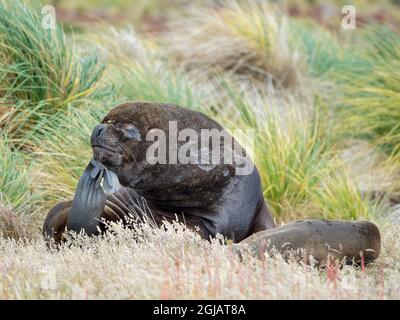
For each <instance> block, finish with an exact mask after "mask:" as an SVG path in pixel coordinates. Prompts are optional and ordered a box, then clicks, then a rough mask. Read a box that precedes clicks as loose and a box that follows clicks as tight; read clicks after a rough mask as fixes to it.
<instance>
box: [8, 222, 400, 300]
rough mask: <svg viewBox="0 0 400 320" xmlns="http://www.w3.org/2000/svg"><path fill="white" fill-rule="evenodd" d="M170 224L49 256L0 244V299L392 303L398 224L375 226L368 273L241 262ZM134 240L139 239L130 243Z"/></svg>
mask: <svg viewBox="0 0 400 320" xmlns="http://www.w3.org/2000/svg"><path fill="white" fill-rule="evenodd" d="M176 228H177V229H178V231H177V232H175V231H174V230H173V229H174V228H173V227H172V226H171V225H170V226H169V227H168V230H167V232H165V231H162V230H154V229H151V228H150V227H148V226H144V227H142V228H136V229H135V230H133V231H128V230H123V229H121V228H119V227H118V226H116V227H115V228H114V230H115V232H116V235H114V236H110V235H109V236H105V237H99V238H95V239H90V240H89V239H87V238H85V237H78V239H77V240H76V243H75V245H73V246H70V247H68V246H65V247H63V248H61V249H60V250H49V249H48V248H47V247H46V245H45V243H44V241H43V240H42V239H40V238H39V239H37V240H32V241H31V242H29V243H28V244H23V243H21V242H15V241H13V240H5V239H3V238H0V255H1V256H3V257H4V256H6V257H8V258H7V259H1V260H0V274H1V275H2V276H1V281H0V299H15V298H16V299H34V298H48V299H54V298H60V299H71V298H72V299H117V298H119V299H159V298H162V299H186V298H187V299H194V298H198V299H398V298H400V285H399V284H400V264H399V261H400V254H399V252H400V241H399V238H398V237H397V234H398V233H399V231H400V226H399V225H397V226H396V225H389V224H381V228H382V231H383V232H382V234H383V237H384V239H383V240H384V241H383V252H382V255H381V257H380V258H379V260H378V261H377V262H376V263H375V264H374V265H372V266H370V267H367V268H365V269H364V270H362V269H360V268H355V267H352V266H346V267H344V268H343V269H338V268H331V269H324V270H318V269H316V268H311V267H308V266H305V265H302V264H297V263H286V262H284V261H283V260H282V259H281V258H280V257H274V258H270V257H266V258H265V259H264V260H263V261H262V260H258V259H254V258H252V257H245V259H244V261H242V262H240V261H239V259H238V258H237V257H236V256H234V255H233V254H232V253H231V252H229V250H228V249H227V246H224V245H221V244H220V243H219V242H218V241H214V242H213V243H211V244H210V243H208V242H206V241H203V240H201V239H200V238H199V237H198V236H196V235H194V234H193V233H191V232H189V231H184V230H183V229H182V228H181V227H178V226H175V229H176ZM134 236H136V238H137V239H138V240H134Z"/></svg>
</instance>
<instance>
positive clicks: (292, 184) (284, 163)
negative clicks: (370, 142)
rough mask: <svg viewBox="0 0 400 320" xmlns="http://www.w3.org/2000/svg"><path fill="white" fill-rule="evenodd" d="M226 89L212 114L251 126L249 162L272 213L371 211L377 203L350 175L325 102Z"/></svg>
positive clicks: (282, 217)
mask: <svg viewBox="0 0 400 320" xmlns="http://www.w3.org/2000/svg"><path fill="white" fill-rule="evenodd" d="M225 90H226V96H227V97H228V99H229V100H228V102H227V103H225V104H224V107H223V108H221V109H220V110H219V113H218V115H216V118H217V119H219V120H220V122H221V123H222V124H223V125H225V126H226V127H229V128H232V129H236V128H240V129H247V130H253V132H254V151H255V152H254V157H255V159H254V160H255V163H256V166H257V168H258V171H259V173H260V177H261V181H262V184H263V188H264V196H265V198H266V199H267V202H268V203H269V205H270V207H271V209H272V212H273V215H274V217H276V218H277V219H278V220H279V221H286V222H287V221H290V220H293V219H296V218H299V217H303V218H304V217H316V218H321V217H323V218H330V219H339V220H340V219H358V218H368V217H369V218H371V217H373V216H374V215H375V213H376V212H377V211H378V208H379V207H380V206H379V204H378V203H377V202H376V201H373V200H372V199H371V198H370V197H369V195H368V194H366V193H364V194H362V193H361V192H360V191H359V189H358V186H357V183H355V180H354V179H351V178H350V177H349V173H348V170H347V168H346V167H345V166H344V164H343V162H342V161H341V159H340V157H339V154H338V149H337V146H336V142H337V141H336V137H335V134H334V133H332V131H331V127H330V125H329V122H328V120H327V116H328V115H329V114H327V111H326V110H325V108H324V106H322V105H319V102H315V105H314V106H311V107H310V106H306V105H299V104H298V102H296V101H295V100H293V99H285V100H282V99H276V98H275V99H274V97H273V96H270V95H266V96H264V95H263V94H260V93H257V94H256V93H254V92H253V93H251V94H250V95H246V94H243V93H241V91H240V90H238V89H236V88H235V87H233V86H232V85H231V84H229V83H227V85H226V87H225ZM307 110H308V111H307ZM244 142H245V141H244ZM244 146H245V148H246V144H245V143H244Z"/></svg>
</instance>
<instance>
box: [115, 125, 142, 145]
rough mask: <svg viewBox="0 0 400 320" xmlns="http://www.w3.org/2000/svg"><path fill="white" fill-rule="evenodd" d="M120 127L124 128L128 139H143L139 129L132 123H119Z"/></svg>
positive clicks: (118, 126)
mask: <svg viewBox="0 0 400 320" xmlns="http://www.w3.org/2000/svg"><path fill="white" fill-rule="evenodd" d="M117 128H118V129H122V131H123V133H124V136H125V137H127V138H128V139H135V140H139V141H140V140H141V137H140V132H139V129H138V128H137V127H136V126H134V125H133V124H130V123H123V124H117Z"/></svg>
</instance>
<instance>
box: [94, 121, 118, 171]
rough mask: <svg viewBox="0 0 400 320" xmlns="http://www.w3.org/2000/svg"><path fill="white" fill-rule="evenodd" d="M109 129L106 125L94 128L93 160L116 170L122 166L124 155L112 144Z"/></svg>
mask: <svg viewBox="0 0 400 320" xmlns="http://www.w3.org/2000/svg"><path fill="white" fill-rule="evenodd" d="M108 131H109V128H108V125H106V124H98V125H97V126H95V127H94V129H93V132H92V136H91V144H92V148H93V159H95V160H97V161H99V162H100V163H102V164H103V165H105V166H107V167H110V168H116V167H119V166H121V165H122V160H123V157H122V154H121V153H120V152H118V150H116V149H115V148H113V147H112V144H110V140H111V139H110V137H108V136H109V133H108Z"/></svg>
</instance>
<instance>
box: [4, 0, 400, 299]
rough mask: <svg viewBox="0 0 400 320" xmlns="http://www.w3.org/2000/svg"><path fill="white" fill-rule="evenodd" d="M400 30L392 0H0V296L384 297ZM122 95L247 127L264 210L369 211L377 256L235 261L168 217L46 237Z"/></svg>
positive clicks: (396, 145)
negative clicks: (352, 261)
mask: <svg viewBox="0 0 400 320" xmlns="http://www.w3.org/2000/svg"><path fill="white" fill-rule="evenodd" d="M349 4H351V5H353V6H354V7H355V9H356V14H357V15H356V19H357V20H356V21H357V22H356V23H357V24H356V29H353V30H345V29H343V28H342V25H341V21H342V18H343V14H342V13H341V8H342V6H344V5H349ZM45 5H52V6H54V8H55V13H56V22H57V24H56V26H55V28H54V29H46V28H44V27H43V19H44V16H45V14H46V12H47V11H46V9H45V11H42V10H43V7H44V6H45ZM399 32H400V2H399V1H397V0H381V1H374V2H373V3H371V2H368V1H363V0H359V1H340V0H337V1H334V0H331V1H319V0H314V1H311V0H302V1H291V0H289V1H250V0H235V1H216V0H215V1H212V0H204V1H200V0H192V1H188V0H169V1H167V0H163V1H162V0H147V1H145V0H135V1H127V0H118V1H107V0H90V1H77V0H72V1H64V0H53V1H43V2H40V1H36V0H33V1H22V0H2V1H1V2H0V256H1V257H2V258H1V260H0V298H3V299H4V298H5V299H8V298H23V299H30V298H83V299H85V298H168V299H172V298H260V299H281V298H288V299H292V298H300V299H321V298H328V299H331V298H332V299H363V298H380V299H393V298H397V299H398V298H400V285H399V284H400V261H399V258H400V255H399V252H400V250H399V249H400V240H399V237H398V234H399V232H400V225H399V224H400V179H399V176H400V37H399ZM126 100H148V101H162V102H170V103H176V104H179V105H182V106H185V107H187V108H191V109H195V110H199V111H202V112H204V113H206V114H208V115H210V116H211V117H212V118H214V119H216V120H218V121H219V122H220V123H221V124H222V125H223V126H225V127H227V128H243V129H245V128H253V129H254V130H255V159H254V160H255V162H256V164H257V167H258V169H259V171H260V174H261V178H262V184H263V190H264V196H265V198H266V200H267V202H268V204H269V206H270V208H271V211H272V213H273V215H274V217H275V218H276V220H277V222H278V223H279V224H280V223H285V222H288V221H291V220H293V219H297V218H303V217H319V218H329V219H341V220H342V219H343V220H357V219H368V220H371V221H374V222H375V223H377V224H378V225H379V227H380V229H381V232H382V236H383V244H382V254H381V257H380V258H379V260H378V261H377V262H376V263H374V264H373V265H372V266H370V267H368V268H364V267H361V268H357V267H354V266H349V267H344V268H342V269H340V268H338V267H329V268H326V270H318V269H313V268H310V267H308V266H306V265H303V264H297V263H285V262H283V261H282V260H281V259H280V258H279V257H274V258H270V257H266V258H265V259H264V260H262V261H261V260H257V259H254V258H252V257H246V259H245V260H244V261H243V262H239V261H238V260H237V258H235V257H233V256H231V254H230V253H229V252H228V251H227V250H226V247H225V246H223V245H221V241H217V240H216V241H214V242H213V243H211V244H210V243H207V242H204V241H201V240H200V239H199V238H198V237H197V236H196V235H194V234H192V233H190V232H189V231H187V230H184V228H181V227H179V226H175V228H173V227H168V230H167V231H166V232H165V231H161V230H154V229H151V228H150V227H149V226H138V227H137V228H135V229H134V230H131V231H128V230H123V229H122V228H121V227H120V226H115V235H105V236H104V237H99V238H97V239H87V238H85V237H84V236H79V237H77V239H76V245H72V246H65V247H63V248H61V249H60V250H53V249H48V248H47V247H46V246H45V243H44V241H43V239H42V237H41V233H40V228H41V225H42V223H43V220H44V217H45V216H46V214H47V212H48V210H49V209H50V208H51V207H52V206H53V205H54V204H55V203H56V202H58V201H62V200H69V199H71V198H72V197H73V194H74V190H75V187H76V184H77V181H78V179H79V176H80V174H81V173H82V171H83V169H84V166H85V164H86V163H87V161H88V160H89V159H90V157H91V148H90V143H89V137H90V133H91V131H92V128H93V127H94V125H95V124H96V123H97V122H98V121H99V120H100V119H101V118H102V117H103V116H104V115H105V114H106V113H107V112H108V110H110V109H111V108H112V107H114V106H115V105H117V104H118V103H120V102H122V101H126ZM242 143H243V144H244V145H246V141H242ZM176 228H178V231H176V230H175V229H176ZM134 235H140V237H139V240H133V238H134V237H133V236H134ZM136 239H138V237H136Z"/></svg>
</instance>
